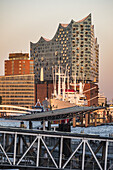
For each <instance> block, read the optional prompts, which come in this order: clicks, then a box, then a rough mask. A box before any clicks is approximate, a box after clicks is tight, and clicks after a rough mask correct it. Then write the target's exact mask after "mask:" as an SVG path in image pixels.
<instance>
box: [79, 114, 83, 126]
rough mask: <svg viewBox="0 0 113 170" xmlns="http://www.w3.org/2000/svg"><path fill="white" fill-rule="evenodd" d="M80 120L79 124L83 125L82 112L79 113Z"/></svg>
mask: <svg viewBox="0 0 113 170" xmlns="http://www.w3.org/2000/svg"><path fill="white" fill-rule="evenodd" d="M80 122H81V126H83V113H82V114H80Z"/></svg>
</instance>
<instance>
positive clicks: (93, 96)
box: [84, 83, 98, 106]
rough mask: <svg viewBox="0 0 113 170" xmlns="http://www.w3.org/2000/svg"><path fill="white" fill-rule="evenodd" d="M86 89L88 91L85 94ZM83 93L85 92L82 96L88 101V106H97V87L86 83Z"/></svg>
mask: <svg viewBox="0 0 113 170" xmlns="http://www.w3.org/2000/svg"><path fill="white" fill-rule="evenodd" d="M94 87H95V88H94ZM92 88H94V89H92ZM88 89H89V91H87V92H85V91H86V90H88ZM91 89H92V90H91ZM84 92H85V93H84V94H85V96H86V98H87V100H88V106H94V105H95V106H97V105H98V85H97V84H92V83H86V84H85V86H84Z"/></svg>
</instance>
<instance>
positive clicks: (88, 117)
mask: <svg viewBox="0 0 113 170" xmlns="http://www.w3.org/2000/svg"><path fill="white" fill-rule="evenodd" d="M88 125H89V126H90V112H89V113H88Z"/></svg>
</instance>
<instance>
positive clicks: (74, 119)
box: [73, 115, 76, 127]
mask: <svg viewBox="0 0 113 170" xmlns="http://www.w3.org/2000/svg"><path fill="white" fill-rule="evenodd" d="M73 127H76V115H74V117H73Z"/></svg>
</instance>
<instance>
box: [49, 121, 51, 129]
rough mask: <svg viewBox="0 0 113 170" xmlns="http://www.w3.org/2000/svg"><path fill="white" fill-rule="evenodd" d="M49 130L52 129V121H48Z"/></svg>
mask: <svg viewBox="0 0 113 170" xmlns="http://www.w3.org/2000/svg"><path fill="white" fill-rule="evenodd" d="M48 130H51V122H50V121H48Z"/></svg>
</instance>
